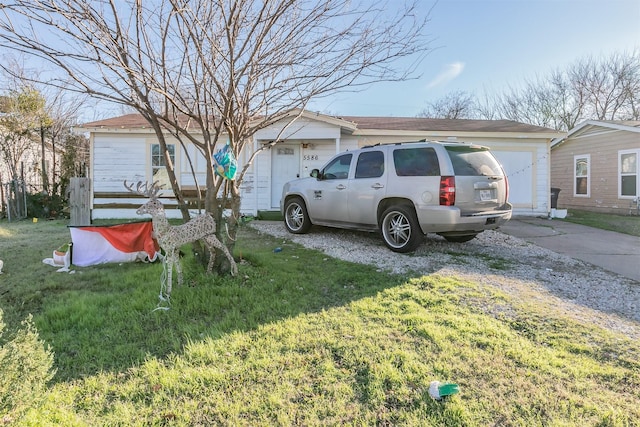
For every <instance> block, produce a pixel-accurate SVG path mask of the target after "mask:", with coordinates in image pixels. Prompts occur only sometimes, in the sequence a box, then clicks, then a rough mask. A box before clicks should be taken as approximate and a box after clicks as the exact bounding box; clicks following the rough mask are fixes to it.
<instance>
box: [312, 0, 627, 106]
mask: <svg viewBox="0 0 640 427" xmlns="http://www.w3.org/2000/svg"><path fill="white" fill-rule="evenodd" d="M423 3H424V7H425V8H426V9H428V8H430V7H432V6H433V5H434V1H430V0H423ZM427 32H428V33H429V34H430V35H431V36H432V38H434V41H433V43H432V47H434V48H435V50H433V51H432V52H431V53H430V54H429V55H428V56H427V57H426V59H425V60H424V62H423V63H422V67H421V71H420V74H421V77H420V78H419V79H418V80H412V81H406V82H399V83H380V84H376V85H374V86H372V87H371V88H369V89H368V90H366V91H364V92H361V93H343V94H338V95H336V96H334V97H332V98H331V99H330V100H323V101H321V102H317V103H314V104H313V105H311V106H310V107H309V109H311V110H319V111H321V112H326V113H331V114H336V115H354V116H396V117H403V116H405V117H413V116H416V115H417V114H418V113H419V112H420V111H421V110H423V109H424V108H425V107H426V105H427V103H428V102H430V101H433V100H436V99H438V98H440V97H442V96H444V95H446V94H447V93H450V92H453V91H457V90H463V91H467V92H470V93H474V94H476V95H481V94H482V93H484V92H485V91H486V92H489V93H496V92H497V93H500V92H502V91H503V90H505V89H508V88H509V86H516V87H517V86H518V85H519V84H521V83H522V82H523V81H525V80H527V79H529V80H532V79H535V77H536V76H544V75H547V74H549V73H550V72H551V71H553V70H554V69H558V68H559V69H566V68H567V67H568V66H569V65H570V64H572V63H574V62H575V61H577V60H578V59H583V58H585V57H587V56H595V57H598V58H600V57H607V56H609V55H611V54H612V53H614V52H621V53H622V52H625V51H626V52H631V51H633V50H634V48H638V49H640V0H440V1H439V2H437V3H436V4H435V7H434V8H433V11H432V13H431V22H430V23H429V25H428V28H427Z"/></svg>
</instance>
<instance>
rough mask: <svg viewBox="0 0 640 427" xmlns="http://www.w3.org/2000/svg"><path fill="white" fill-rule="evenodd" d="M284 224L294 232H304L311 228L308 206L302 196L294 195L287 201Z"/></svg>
mask: <svg viewBox="0 0 640 427" xmlns="http://www.w3.org/2000/svg"><path fill="white" fill-rule="evenodd" d="M284 224H285V226H286V227H287V230H289V232H290V233H293V234H304V233H306V232H307V231H309V229H310V228H311V219H309V214H308V213H307V207H306V206H305V204H304V200H302V199H301V198H300V197H293V198H291V199H289V200H287V201H286V202H285V204H284Z"/></svg>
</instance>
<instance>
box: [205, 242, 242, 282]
mask: <svg viewBox="0 0 640 427" xmlns="http://www.w3.org/2000/svg"><path fill="white" fill-rule="evenodd" d="M205 241H206V242H207V243H208V244H209V245H211V246H214V247H216V248H218V249H220V250H221V251H222V253H223V254H224V256H226V257H227V259H228V260H229V264H230V265H231V275H232V276H235V275H237V274H238V266H237V265H236V261H235V260H234V259H233V256H231V254H230V253H229V249H227V247H226V246H225V245H223V244H222V242H220V240H218V238H217V237H216V236H215V235H213V234H210V235H209V236H207V237H206V238H205ZM212 253H214V252H212ZM209 263H210V264H212V263H213V261H212V260H211V259H210V260H209ZM212 266H213V264H212Z"/></svg>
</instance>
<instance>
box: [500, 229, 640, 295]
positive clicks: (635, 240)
mask: <svg viewBox="0 0 640 427" xmlns="http://www.w3.org/2000/svg"><path fill="white" fill-rule="evenodd" d="M499 231H501V232H503V233H505V234H508V235H511V236H514V237H519V238H521V239H523V240H525V241H527V242H529V243H533V244H535V245H538V246H540V247H543V248H547V249H550V250H552V251H554V252H557V253H560V254H564V255H567V256H570V257H572V258H575V259H579V260H581V261H584V262H588V263H590V264H593V265H596V266H598V267H601V268H604V269H605V270H608V271H612V272H614V273H618V274H620V275H622V276H625V277H628V278H630V279H633V280H636V281H637V282H639V284H640V237H635V236H630V235H628V234H621V233H616V232H613V231H606V230H600V229H597V228H592V227H587V226H584V225H579V224H572V223H570V222H565V221H560V220H554V219H545V218H530V217H518V218H515V219H511V220H510V221H509V222H507V223H506V224H505V225H503V226H502V227H500V229H499Z"/></svg>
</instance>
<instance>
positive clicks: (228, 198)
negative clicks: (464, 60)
mask: <svg viewBox="0 0 640 427" xmlns="http://www.w3.org/2000/svg"><path fill="white" fill-rule="evenodd" d="M0 9H1V10H0V40H2V43H3V44H4V45H6V46H8V47H9V48H12V49H14V50H16V51H19V52H23V53H24V54H28V55H32V56H33V57H35V58H39V59H41V60H44V61H45V62H47V63H48V64H49V65H53V66H54V68H55V69H56V70H57V71H62V72H63V73H64V75H65V77H64V80H58V79H56V78H55V77H54V78H51V79H48V80H47V83H48V84H50V85H54V86H55V85H57V86H60V87H65V88H66V89H67V90H71V91H75V92H78V93H86V94H89V95H91V96H94V97H97V98H101V99H104V100H108V101H111V102H115V103H117V104H122V105H125V106H129V107H131V108H133V109H135V110H136V111H138V112H139V113H140V114H142V116H144V118H145V119H146V120H147V121H148V122H149V124H150V126H151V127H152V128H153V129H154V130H155V133H156V136H157V138H158V141H159V144H160V147H161V149H162V151H163V153H164V156H165V160H166V162H165V163H166V165H167V172H168V175H169V180H170V182H171V185H172V189H173V191H174V193H175V195H176V198H177V199H178V202H179V205H180V206H182V215H183V218H184V219H185V220H187V219H188V218H189V213H188V211H187V210H186V205H185V203H184V198H183V197H182V194H181V192H180V188H179V186H178V182H177V180H176V177H175V174H174V172H173V165H172V163H171V157H170V155H169V153H168V151H167V147H166V139H165V134H164V132H163V130H165V129H168V130H169V131H170V132H171V133H172V134H173V135H174V136H175V137H177V138H179V139H180V140H181V141H184V142H190V143H192V144H194V145H195V146H196V147H198V149H199V150H200V152H201V153H202V154H203V155H204V157H205V158H206V159H208V161H209V165H208V170H207V183H206V184H207V192H206V199H205V208H206V210H207V211H208V212H211V213H213V214H214V216H215V217H217V219H218V220H220V216H221V215H222V208H223V207H224V206H225V205H226V204H227V203H230V205H231V207H232V211H233V216H232V217H231V218H230V219H229V233H230V235H231V237H232V239H233V238H235V234H236V227H237V221H236V218H237V217H238V216H239V209H240V185H241V183H242V180H243V177H244V174H245V173H246V171H247V168H248V166H249V164H250V162H251V161H252V160H253V159H254V158H255V156H256V155H257V152H254V153H253V154H252V155H251V156H250V162H249V163H247V164H245V165H244V168H243V169H242V170H240V171H239V173H238V175H237V177H236V179H235V180H234V181H228V180H225V179H223V178H221V177H220V176H218V175H216V174H215V169H214V167H215V164H214V162H213V161H212V160H211V159H212V155H213V153H214V152H215V151H216V148H218V147H219V146H220V144H224V143H226V142H227V141H228V143H229V145H230V148H231V150H232V152H233V154H234V155H236V156H238V155H239V154H240V152H241V151H242V150H243V149H245V148H247V149H248V148H249V146H248V145H247V143H248V142H250V141H251V139H252V135H254V134H255V132H256V131H257V130H259V129H262V128H264V127H266V126H269V125H270V124H272V123H274V122H276V121H278V120H283V119H286V120H295V119H296V117H297V116H298V114H297V113H296V112H297V111H299V109H303V108H304V107H305V106H306V105H307V104H308V102H309V101H310V100H311V99H313V98H318V97H323V96H328V95H330V94H332V93H334V92H336V91H340V90H357V89H358V88H360V87H364V86H365V85H369V84H371V83H374V82H378V81H395V80H405V79H407V78H409V77H411V76H413V74H414V72H415V70H416V67H417V66H418V65H419V63H420V61H421V60H422V58H423V57H424V55H425V54H426V53H427V52H428V51H429V44H428V40H427V37H426V35H425V34H424V30H425V28H426V25H425V24H426V23H427V21H428V13H429V10H428V9H425V8H424V6H420V5H419V1H417V0H413V1H409V2H407V3H406V4H405V3H403V4H402V5H398V4H397V3H396V2H394V1H353V0H310V1H301V0H282V1H261V0H190V1H188V0H157V1H145V2H142V1H137V0H124V1H115V0H93V1H86V0H14V1H11V2H7V3H5V4H2V5H0ZM51 40H59V42H56V43H55V44H53V43H51V42H50V41H51ZM403 58H406V59H407V60H411V59H412V60H413V62H412V63H411V64H412V65H410V66H409V67H408V68H406V67H404V68H402V69H397V68H395V67H394V63H395V61H396V60H399V59H403ZM68 79H70V82H67V80H68ZM217 145H218V146H217ZM221 228H222V227H221ZM228 244H229V247H230V248H231V246H232V245H233V240H231V241H230V242H229V243H228Z"/></svg>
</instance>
